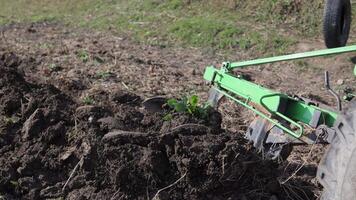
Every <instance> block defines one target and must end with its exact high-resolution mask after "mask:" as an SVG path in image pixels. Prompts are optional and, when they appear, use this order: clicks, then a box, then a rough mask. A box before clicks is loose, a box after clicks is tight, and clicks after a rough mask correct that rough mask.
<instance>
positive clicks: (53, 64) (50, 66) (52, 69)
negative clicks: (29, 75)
mask: <svg viewBox="0 0 356 200" xmlns="http://www.w3.org/2000/svg"><path fill="white" fill-rule="evenodd" d="M48 69H49V70H50V71H51V72H56V71H59V70H60V69H61V68H60V67H59V66H58V65H56V64H55V63H52V64H50V65H49V66H48Z"/></svg>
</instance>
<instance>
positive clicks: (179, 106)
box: [164, 95, 211, 120]
mask: <svg viewBox="0 0 356 200" xmlns="http://www.w3.org/2000/svg"><path fill="white" fill-rule="evenodd" d="M167 104H168V106H169V107H170V108H172V109H173V112H177V113H187V114H190V115H192V116H194V117H198V118H201V119H206V118H207V117H208V112H209V109H210V108H211V107H210V105H209V104H204V105H203V106H200V105H199V97H198V96H196V95H192V96H190V97H183V98H182V100H177V99H169V100H168V101H167ZM171 118H172V113H169V114H167V115H166V116H165V117H164V120H169V119H171Z"/></svg>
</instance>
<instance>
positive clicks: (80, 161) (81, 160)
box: [62, 157, 84, 192]
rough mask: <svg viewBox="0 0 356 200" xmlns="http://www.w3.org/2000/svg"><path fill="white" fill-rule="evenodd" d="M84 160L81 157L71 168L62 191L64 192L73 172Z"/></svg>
mask: <svg viewBox="0 0 356 200" xmlns="http://www.w3.org/2000/svg"><path fill="white" fill-rule="evenodd" d="M83 161H84V157H82V158H81V159H80V160H79V162H78V163H77V164H76V165H75V167H74V169H73V170H72V172H71V173H70V175H69V178H68V179H67V181H66V183H65V184H64V186H63V188H62V191H63V192H64V190H65V189H66V186H67V185H68V183H69V181H70V180H71V179H72V177H73V175H74V173H75V172H76V171H77V169H78V167H79V165H80V163H82V162H83Z"/></svg>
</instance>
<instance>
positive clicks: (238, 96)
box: [204, 0, 356, 200]
mask: <svg viewBox="0 0 356 200" xmlns="http://www.w3.org/2000/svg"><path fill="white" fill-rule="evenodd" d="M350 7H351V6H350V2H349V1H343V0H341V1H339V0H328V1H327V2H326V6H325V10H324V41H325V44H326V46H327V47H328V48H329V49H324V50H316V51H310V52H303V53H295V54H290V55H283V56H276V57H268V58H262V59H256V60H248V61H242V62H224V63H222V65H221V67H220V68H217V67H215V66H208V67H207V68H206V69H205V73H204V79H205V80H206V81H207V82H208V83H209V84H210V85H211V89H210V92H209V98H208V103H209V104H210V105H211V106H212V107H214V108H217V107H218V106H219V104H220V101H221V99H222V98H224V97H225V98H228V99H229V100H231V101H233V102H235V103H236V104H239V105H241V106H243V107H245V108H246V109H248V110H251V111H252V112H254V113H255V115H256V118H255V119H254V120H253V122H252V123H251V124H250V125H249V127H248V129H247V131H246V138H247V139H248V140H249V141H251V143H252V144H253V146H254V147H255V148H256V149H257V150H258V151H259V152H261V153H262V155H263V156H264V157H265V158H267V159H279V158H283V157H285V156H288V154H289V153H290V148H289V147H290V146H293V144H299V145H300V144H307V145H312V144H317V143H323V144H330V145H329V148H328V150H327V151H326V153H325V155H324V157H323V159H322V161H321V162H320V164H319V167H318V172H317V178H318V180H319V182H320V183H321V184H322V185H323V187H324V191H323V195H322V198H321V199H323V200H354V199H356V130H355V128H356V104H355V102H352V99H353V98H354V97H355V95H354V94H353V93H352V91H351V90H348V91H347V92H346V93H345V96H343V97H340V96H339V95H338V94H337V93H336V92H335V91H334V90H333V89H332V86H331V84H330V77H329V73H328V72H327V71H325V74H324V87H325V89H326V90H327V91H328V92H329V93H330V95H331V96H333V98H335V102H336V105H335V106H333V107H330V106H326V105H323V104H321V103H320V102H316V101H313V100H310V99H306V98H303V97H299V96H296V95H288V94H284V93H280V92H277V91H273V90H270V89H268V88H265V87H263V86H260V85H258V84H255V83H253V82H251V81H249V80H248V79H247V78H245V76H244V75H243V74H242V73H241V74H238V73H235V72H234V70H235V69H242V68H246V67H254V66H258V65H263V64H271V63H276V62H285V61H293V60H298V59H310V58H315V57H326V56H333V55H338V54H344V53H350V52H356V45H352V46H345V45H346V42H347V39H348V35H349V30H350V21H351V8H350ZM353 73H354V75H355V76H356V66H355V68H354V70H353ZM342 101H345V102H347V101H348V102H349V103H348V105H347V106H346V107H345V108H344V107H343V106H342ZM311 153H312V152H311Z"/></svg>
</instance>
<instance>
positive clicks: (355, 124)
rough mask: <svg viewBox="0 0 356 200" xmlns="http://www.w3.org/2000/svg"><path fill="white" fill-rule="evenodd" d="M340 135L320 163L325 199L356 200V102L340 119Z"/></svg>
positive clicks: (338, 123) (338, 120)
mask: <svg viewBox="0 0 356 200" xmlns="http://www.w3.org/2000/svg"><path fill="white" fill-rule="evenodd" d="M334 128H335V130H336V136H335V138H334V139H333V141H332V142H331V144H330V146H329V148H328V150H327V151H326V153H325V155H324V158H323V159H322V161H321V162H320V164H319V168H318V175H317V176H318V179H319V181H320V183H321V184H322V185H323V186H324V191H323V194H322V197H321V200H356V102H353V103H352V104H351V106H350V107H349V109H348V110H347V111H346V112H345V113H343V114H342V115H341V116H339V118H338V119H337V122H336V125H335V127H334Z"/></svg>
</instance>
